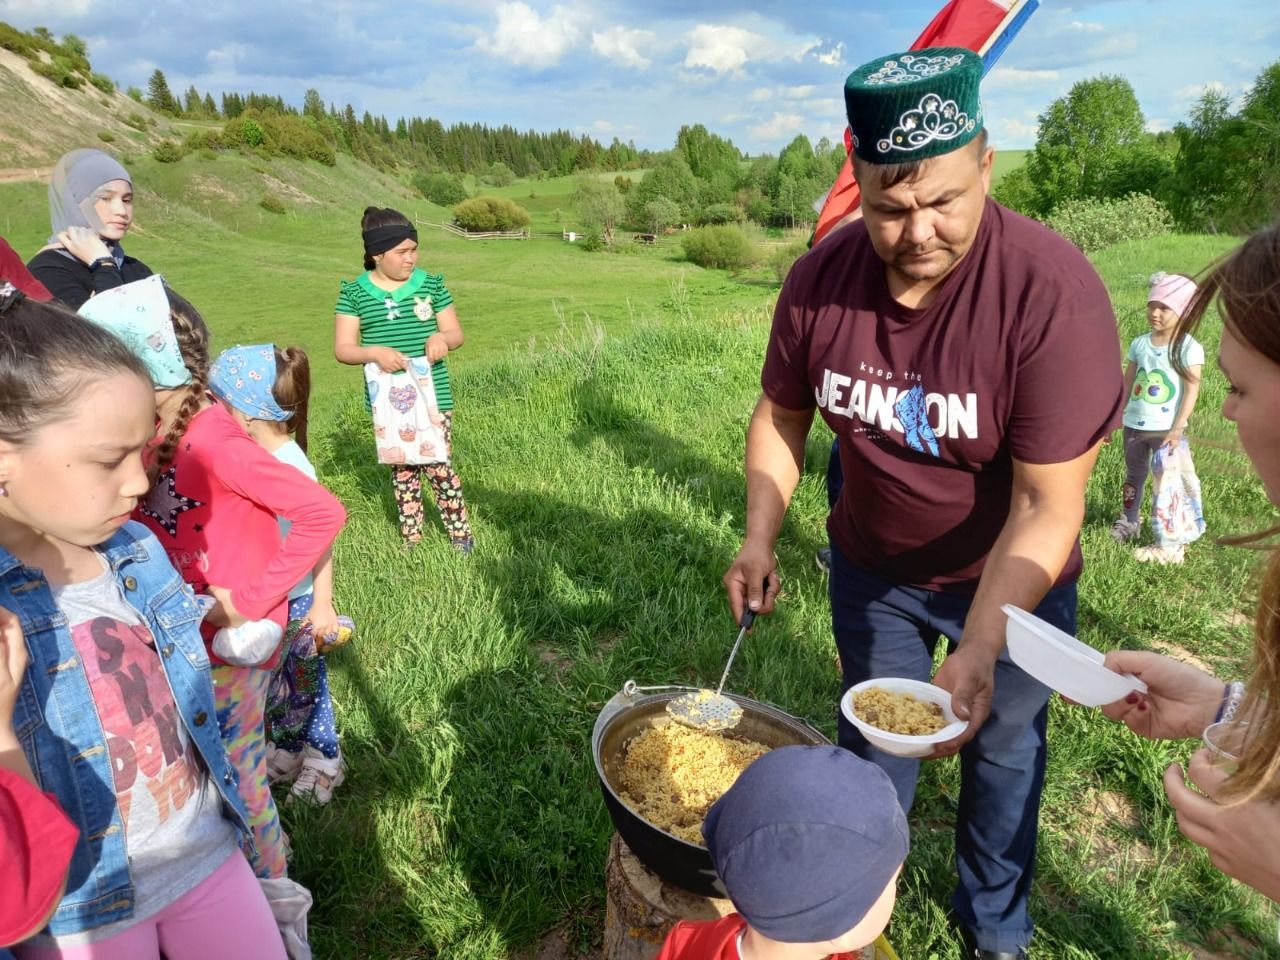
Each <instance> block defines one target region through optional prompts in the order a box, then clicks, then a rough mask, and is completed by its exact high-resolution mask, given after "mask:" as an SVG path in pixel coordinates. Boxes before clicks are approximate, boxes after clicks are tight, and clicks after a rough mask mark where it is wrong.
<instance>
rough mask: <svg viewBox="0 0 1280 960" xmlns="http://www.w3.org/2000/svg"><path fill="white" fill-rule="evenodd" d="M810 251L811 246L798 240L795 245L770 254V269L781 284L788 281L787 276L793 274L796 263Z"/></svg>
mask: <svg viewBox="0 0 1280 960" xmlns="http://www.w3.org/2000/svg"><path fill="white" fill-rule="evenodd" d="M808 249H809V245H808V244H807V243H805V242H804V241H803V240H796V241H795V242H794V243H788V244H787V245H786V246H783V247H778V248H777V249H776V250H774V251H773V252H772V253H770V254H769V269H770V270H772V271H773V275H774V276H775V277H777V278H778V282H779V283H782V281H784V280H786V279H787V274H788V273H790V272H791V268H792V267H793V266H795V262H796V261H797V260H799V259H800V257H801V256H802V255H803V254H804V252H805V251H806V250H808Z"/></svg>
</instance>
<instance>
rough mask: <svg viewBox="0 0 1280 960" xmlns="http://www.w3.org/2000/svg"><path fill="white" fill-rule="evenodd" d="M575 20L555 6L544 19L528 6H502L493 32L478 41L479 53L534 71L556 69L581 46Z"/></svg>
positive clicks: (567, 12) (483, 35)
mask: <svg viewBox="0 0 1280 960" xmlns="http://www.w3.org/2000/svg"><path fill="white" fill-rule="evenodd" d="M575 20H576V17H575V15H574V14H573V13H572V12H571V11H570V10H567V9H566V8H564V7H560V6H556V7H552V8H551V12H550V13H548V14H547V15H546V16H545V17H543V16H540V15H539V14H538V12H537V11H536V10H534V9H533V8H532V7H530V6H529V5H528V4H526V3H522V2H520V0H515V2H513V3H500V4H498V7H497V11H496V22H495V23H494V27H493V31H492V32H491V33H489V34H481V35H480V36H479V37H478V38H477V39H476V49H478V50H480V51H482V52H484V53H489V54H492V55H493V56H495V57H498V58H499V59H501V60H504V61H506V62H507V63H512V64H515V65H516V66H521V67H530V68H532V69H534V70H543V69H545V68H547V67H551V66H554V65H555V64H556V63H558V62H559V61H560V59H561V58H562V57H563V56H564V55H565V53H567V52H568V51H569V49H570V48H571V47H572V46H573V45H574V44H575V43H577V42H578V35H579V31H578V27H577V24H576V23H575Z"/></svg>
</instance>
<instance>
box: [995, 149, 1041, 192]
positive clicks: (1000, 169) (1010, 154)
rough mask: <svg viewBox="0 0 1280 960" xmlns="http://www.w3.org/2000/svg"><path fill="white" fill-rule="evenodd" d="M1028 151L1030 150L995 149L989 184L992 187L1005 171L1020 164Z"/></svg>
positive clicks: (1024, 159) (1013, 168) (1024, 160)
mask: <svg viewBox="0 0 1280 960" xmlns="http://www.w3.org/2000/svg"><path fill="white" fill-rule="evenodd" d="M1030 152H1031V151H1030V150H997V151H996V159H995V163H994V165H993V166H992V168H991V185H992V186H993V187H994V186H995V185H996V184H997V183H999V182H1000V178H1001V177H1003V176H1004V175H1005V174H1006V173H1008V172H1009V171H1010V170H1016V169H1017V168H1018V167H1020V166H1022V164H1023V163H1024V162H1026V159H1027V154H1028V153H1030Z"/></svg>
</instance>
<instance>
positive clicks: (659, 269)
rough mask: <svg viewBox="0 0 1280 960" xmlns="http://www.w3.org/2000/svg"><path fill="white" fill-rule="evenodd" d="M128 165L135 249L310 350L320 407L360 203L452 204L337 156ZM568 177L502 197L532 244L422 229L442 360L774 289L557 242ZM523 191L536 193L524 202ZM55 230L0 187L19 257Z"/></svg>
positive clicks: (256, 325) (178, 282) (670, 259)
mask: <svg viewBox="0 0 1280 960" xmlns="http://www.w3.org/2000/svg"><path fill="white" fill-rule="evenodd" d="M125 159H126V164H127V166H128V167H129V170H130V173H131V174H132V176H133V177H134V180H135V183H136V184H137V187H138V201H137V219H136V226H135V228H134V229H133V230H132V231H131V232H130V235H129V238H128V240H127V242H126V247H127V249H128V250H129V252H130V253H131V254H133V255H134V256H137V257H140V258H141V259H142V260H143V261H144V262H146V263H147V264H148V265H149V266H151V268H152V269H154V270H156V271H158V272H161V273H163V274H164V275H165V278H166V280H168V281H169V282H170V283H171V284H172V285H173V286H174V287H175V288H176V289H178V290H180V291H181V292H182V293H184V294H185V295H186V296H187V297H188V298H189V299H190V300H191V301H192V302H193V303H194V304H195V305H196V306H197V307H198V308H199V309H200V310H201V312H202V313H203V314H204V315H205V317H206V319H207V320H208V321H209V322H210V325H211V326H212V328H213V329H214V331H215V334H216V336H217V339H218V342H219V343H220V344H222V345H229V344H231V343H235V342H253V341H254V340H255V339H260V338H262V337H264V336H271V337H274V338H275V339H276V340H277V341H278V342H280V343H296V344H299V345H301V346H303V347H305V348H306V349H307V350H308V351H309V352H310V353H311V356H312V358H313V361H314V362H315V364H316V366H317V369H318V370H319V374H320V375H319V376H318V388H319V391H320V394H321V395H320V397H319V398H318V399H319V401H320V410H321V412H322V413H325V415H327V414H328V412H329V411H331V409H332V406H331V401H333V400H334V399H335V398H336V397H337V395H338V394H339V393H341V392H342V391H344V390H347V389H348V388H351V387H352V386H353V385H355V384H356V383H357V382H358V380H359V374H358V372H356V371H354V370H352V369H350V368H347V369H343V368H340V367H339V366H338V364H337V363H336V362H335V361H333V360H332V355H331V351H332V341H333V305H334V302H335V301H336V299H337V295H338V283H339V281H340V280H344V279H352V278H354V277H355V276H357V275H358V274H359V273H360V272H361V258H362V251H361V247H360V213H361V211H362V210H363V209H364V207H365V206H366V205H369V204H373V205H378V206H393V207H396V208H398V209H401V210H403V211H404V212H405V213H407V214H409V215H410V216H412V217H414V218H415V219H420V220H423V221H432V222H436V223H438V222H440V221H441V220H447V219H450V215H449V213H448V211H446V210H445V209H443V208H441V207H436V206H433V205H432V204H430V203H428V202H427V201H425V200H423V199H422V198H421V197H420V196H418V195H417V194H416V193H414V192H412V191H410V190H408V189H407V188H406V187H404V186H403V185H402V184H400V183H399V182H397V181H395V180H393V179H391V178H388V177H384V176H382V175H380V174H377V173H375V172H374V171H372V170H371V169H370V168H369V167H367V166H364V165H363V164H359V163H356V162H354V161H352V160H351V159H350V158H349V157H346V156H341V157H339V160H338V165H337V166H336V167H334V168H326V167H322V166H319V165H318V164H315V163H302V162H295V161H288V160H270V161H268V160H258V159H255V158H250V157H244V156H239V155H235V154H218V155H214V154H209V155H208V157H202V156H199V155H192V156H188V157H187V158H185V159H184V160H182V161H181V162H180V163H176V164H161V163H157V162H155V161H154V160H152V159H151V157H150V156H142V155H139V156H133V157H126V158H125ZM573 185H574V181H573V180H572V178H562V179H559V180H550V181H537V182H534V183H532V184H530V183H522V184H520V185H518V186H516V187H512V188H507V189H506V190H504V191H498V192H504V193H507V194H510V195H513V196H515V197H517V198H518V199H520V202H522V203H524V204H527V205H528V206H529V207H530V209H531V212H532V214H533V216H534V229H535V231H537V233H536V234H535V236H534V238H533V239H531V240H527V241H515V240H481V241H474V240H464V239H461V238H459V237H456V236H454V235H452V234H449V233H446V232H444V231H442V230H440V229H438V228H436V227H431V226H426V225H422V226H420V228H419V230H420V240H421V244H422V250H423V253H422V258H421V261H420V262H421V265H422V266H423V268H424V269H427V270H430V271H432V272H435V273H442V274H444V277H445V282H446V283H447V284H448V286H449V288H450V290H451V292H452V293H453V295H454V299H455V303H456V305H457V309H458V315H459V318H460V320H461V322H462V324H463V328H464V330H465V331H466V334H467V344H466V346H465V348H464V349H463V350H462V351H461V352H460V353H458V354H457V355H456V356H455V357H454V358H453V359H451V360H450V364H451V366H455V367H457V368H464V367H466V366H467V365H469V364H471V363H473V362H476V361H477V360H481V359H483V358H484V357H487V356H491V355H493V354H495V353H502V352H505V351H506V350H507V349H508V348H511V347H526V346H528V345H529V344H530V342H531V340H541V339H545V337H546V336H547V335H548V334H551V335H553V336H556V335H558V334H559V331H560V330H561V328H562V327H563V328H564V329H566V330H568V331H570V332H573V333H576V332H579V331H581V330H583V329H584V328H585V327H586V326H588V325H592V326H598V327H601V328H603V329H604V330H606V331H608V332H609V333H610V334H618V333H621V332H623V331H624V330H626V329H628V328H630V327H631V326H632V325H634V324H636V323H638V322H648V321H653V320H655V319H657V318H658V317H660V316H662V315H663V314H664V313H665V312H667V311H669V310H675V311H677V312H681V311H684V312H690V311H691V312H697V313H698V314H704V313H714V312H717V311H731V310H741V309H754V308H756V307H758V306H760V305H761V304H764V303H765V302H766V301H767V300H768V299H769V297H770V296H771V295H772V293H773V291H774V289H775V287H776V283H775V282H774V281H773V279H772V276H771V275H769V274H767V272H766V271H764V270H762V269H761V270H756V271H754V272H748V273H746V274H744V275H742V276H740V277H729V276H728V275H727V274H725V273H723V272H721V271H707V270H703V269H701V268H700V267H697V266H695V265H693V264H691V263H689V262H687V261H686V260H684V257H683V253H682V252H681V249H680V243H679V238H678V236H672V237H669V238H664V239H663V240H661V241H660V242H659V243H657V244H655V245H653V246H651V247H650V246H641V245H638V244H635V243H631V242H622V243H619V244H617V252H611V253H595V254H591V253H587V252H585V251H583V250H582V249H581V247H580V246H578V245H576V244H569V243H566V242H565V241H563V240H561V239H560V236H559V231H560V227H559V225H558V224H556V223H555V222H554V219H553V212H554V210H555V209H556V208H558V207H559V208H564V209H566V210H567V209H568V208H569V202H568V197H569V195H570V194H571V193H572V191H573ZM531 192H533V193H538V194H539V195H540V197H535V198H529V196H528V194H529V193H531ZM268 194H270V195H273V196H276V197H278V198H280V199H281V200H282V201H284V203H285V205H286V207H287V213H285V214H284V215H279V214H272V213H268V212H267V211H265V210H263V209H261V208H260V207H259V206H258V202H259V201H260V200H261V199H262V198H263V197H264V196H265V195H268ZM48 223H49V221H48V201H47V199H46V191H45V187H44V185H43V184H41V183H38V182H24V183H0V231H3V235H4V236H5V237H7V238H8V240H9V241H10V242H11V243H12V244H13V245H14V246H15V248H17V249H18V250H20V251H22V252H23V253H24V254H25V255H27V256H30V255H31V254H32V253H34V252H35V251H36V250H38V249H39V247H40V246H41V245H42V244H43V243H44V242H45V238H46V237H47V236H48ZM553 232H554V237H552V236H550V235H549V234H551V233H553Z"/></svg>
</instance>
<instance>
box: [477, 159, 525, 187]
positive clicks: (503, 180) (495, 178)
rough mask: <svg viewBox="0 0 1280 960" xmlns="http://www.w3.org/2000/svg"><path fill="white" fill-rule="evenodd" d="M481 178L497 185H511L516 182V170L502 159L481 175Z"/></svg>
mask: <svg viewBox="0 0 1280 960" xmlns="http://www.w3.org/2000/svg"><path fill="white" fill-rule="evenodd" d="M480 180H481V181H482V182H484V183H487V184H490V185H492V186H495V187H509V186H511V184H513V183H515V180H516V175H515V172H514V171H513V170H512V169H511V168H510V167H508V166H507V165H506V164H505V163H503V162H502V161H501V160H499V161H496V162H495V163H494V164H493V166H491V167H490V168H489V169H488V170H486V171H485V172H484V173H482V174H481V175H480Z"/></svg>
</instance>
